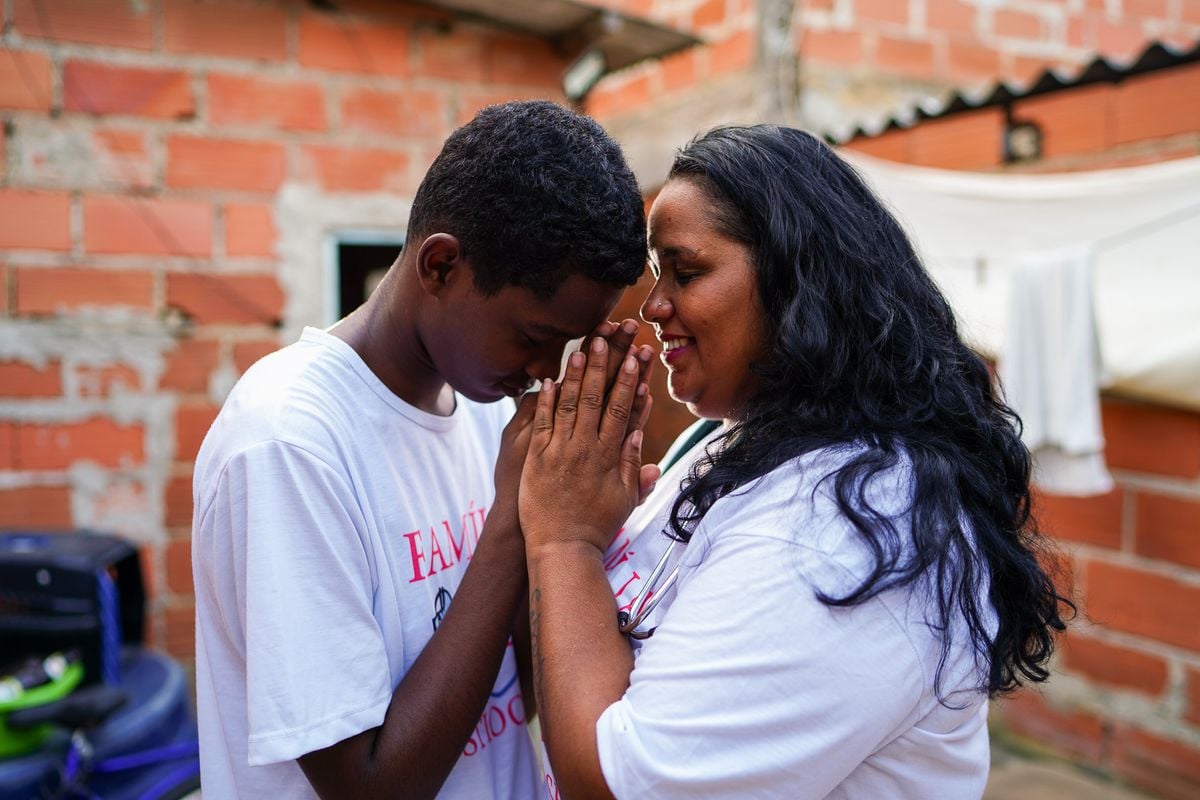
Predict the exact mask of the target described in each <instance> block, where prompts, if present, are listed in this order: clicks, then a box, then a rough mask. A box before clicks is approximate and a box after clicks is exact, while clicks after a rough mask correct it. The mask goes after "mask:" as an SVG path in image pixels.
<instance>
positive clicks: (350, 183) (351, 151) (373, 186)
mask: <svg viewBox="0 0 1200 800" xmlns="http://www.w3.org/2000/svg"><path fill="white" fill-rule="evenodd" d="M301 153H302V156H303V160H304V172H305V176H306V177H308V178H310V179H315V180H316V181H317V183H319V184H320V185H321V187H322V188H323V189H325V190H326V191H331V192H338V191H342V192H375V191H393V192H404V191H407V190H409V189H410V183H411V181H410V180H409V176H408V167H409V157H408V155H407V154H405V153H402V152H396V151H394V150H374V149H366V148H359V147H354V148H341V147H331V146H326V145H312V146H307V147H304V148H302V150H301Z"/></svg>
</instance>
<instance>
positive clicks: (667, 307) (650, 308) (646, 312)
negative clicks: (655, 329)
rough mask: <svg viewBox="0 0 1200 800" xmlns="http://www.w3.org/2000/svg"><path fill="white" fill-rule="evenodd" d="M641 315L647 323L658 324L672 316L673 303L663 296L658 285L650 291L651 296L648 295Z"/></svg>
mask: <svg viewBox="0 0 1200 800" xmlns="http://www.w3.org/2000/svg"><path fill="white" fill-rule="evenodd" d="M641 314H642V319H644V320H645V321H646V322H657V321H659V320H663V319H666V318H667V317H669V316H670V315H671V302H670V301H669V300H667V298H666V297H664V296H663V293H662V292H661V291H660V290H659V288H658V285H657V284H656V285H655V287H654V288H653V289H651V290H650V294H648V295H646V300H645V302H643V303H642V308H641Z"/></svg>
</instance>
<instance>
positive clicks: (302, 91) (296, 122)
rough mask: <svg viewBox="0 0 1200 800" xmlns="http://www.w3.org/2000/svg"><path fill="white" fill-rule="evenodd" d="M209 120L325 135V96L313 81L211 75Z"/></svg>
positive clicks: (218, 122) (217, 122) (226, 123)
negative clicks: (321, 132) (323, 133)
mask: <svg viewBox="0 0 1200 800" xmlns="http://www.w3.org/2000/svg"><path fill="white" fill-rule="evenodd" d="M208 118H209V121H211V122H213V123H215V124H218V125H263V126H266V127H270V128H279V129H281V130H289V131H323V130H325V124H326V123H325V95H324V93H323V92H322V90H321V86H320V85H319V84H317V83H313V82H310V81H294V80H277V79H273V78H263V77H259V76H257V75H225V74H219V73H210V74H209V76H208Z"/></svg>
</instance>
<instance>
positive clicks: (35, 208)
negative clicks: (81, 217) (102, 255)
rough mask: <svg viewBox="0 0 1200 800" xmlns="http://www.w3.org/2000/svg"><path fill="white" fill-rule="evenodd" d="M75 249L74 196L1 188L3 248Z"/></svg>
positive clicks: (0, 231) (0, 243)
mask: <svg viewBox="0 0 1200 800" xmlns="http://www.w3.org/2000/svg"><path fill="white" fill-rule="evenodd" d="M5 247H7V248H12V249H28V250H60V251H61V250H70V249H71V196H70V195H69V194H67V193H66V192H37V191H32V192H31V191H25V190H21V189H0V248H5Z"/></svg>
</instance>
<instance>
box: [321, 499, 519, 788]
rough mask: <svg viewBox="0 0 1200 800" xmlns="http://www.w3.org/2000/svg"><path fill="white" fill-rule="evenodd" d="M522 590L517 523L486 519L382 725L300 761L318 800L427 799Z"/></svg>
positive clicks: (501, 648)
mask: <svg viewBox="0 0 1200 800" xmlns="http://www.w3.org/2000/svg"><path fill="white" fill-rule="evenodd" d="M525 586H526V577H525V557H524V549H523V543H522V541H521V536H520V530H519V528H518V523H517V521H516V520H515V519H513V520H511V521H510V520H501V519H499V518H498V517H497V516H496V515H495V514H493V515H489V517H488V518H487V520H486V521H485V523H484V531H483V535H482V536H481V538H480V541H479V546H478V549H477V550H476V551H475V555H474V556H473V558H472V560H471V563H470V565H469V566H468V568H467V571H466V573H465V574H464V576H463V579H462V582H461V583H460V584H459V587H458V591H457V593H456V595H455V597H454V599H453V601H452V602H451V604H450V608H449V610H448V611H447V612H446V616H445V617H444V619H443V620H442V622H441V623H440V624H439V625H438V628H437V630H436V631H435V632H434V635H433V636H432V638H430V640H429V642H428V643H427V644H426V645H425V647H424V649H423V650H422V651H421V654H420V655H419V656H418V657H417V660H416V661H415V662H414V663H413V666H412V668H411V669H410V670H409V671H408V673H407V674H406V675H405V676H404V678H403V680H401V682H400V684H399V686H397V687H396V690H395V692H394V693H393V695H392V701H391V704H390V705H389V706H388V709H387V713H386V715H385V717H384V721H383V724H382V725H380V726H379V727H378V728H373V729H371V730H369V731H364V732H363V733H360V734H358V735H357V736H353V737H351V738H349V739H347V740H345V741H343V742H339V743H338V744H336V745H333V746H332V747H329V748H326V749H325V750H320V751H316V752H314V753H309V754H308V755H306V756H303V757H301V759H300V765H301V767H302V768H303V769H304V772H305V775H306V776H307V777H308V780H309V782H310V783H311V784H312V785H313V788H314V789H315V790H316V791H317V793H318V794H319V795H320V796H321V797H323V798H332V797H361V798H372V797H389V798H397V797H404V798H410V797H411V798H424V797H433V796H434V795H436V794H437V792H438V791H439V790H440V789H441V786H442V784H443V783H444V782H445V780H446V777H447V776H448V775H449V774H450V771H451V770H452V769H453V768H454V765H455V764H456V763H457V761H458V759H459V757H460V756H461V754H462V751H463V748H464V747H465V746H466V744H467V741H468V740H469V738H470V735H471V732H472V731H473V730H474V729H475V726H476V724H477V723H478V722H479V718H480V715H481V714H482V713H483V710H484V707H485V705H486V703H487V700H488V697H489V696H490V694H491V691H492V688H493V686H494V684H495V680H496V676H497V674H498V672H499V669H500V663H501V660H502V659H503V657H504V653H505V650H506V645H507V642H508V638H509V636H510V634H511V632H512V627H513V619H514V615H515V613H516V609H517V606H518V605H519V603H520V601H521V597H522V595H523V593H524V589H525Z"/></svg>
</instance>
